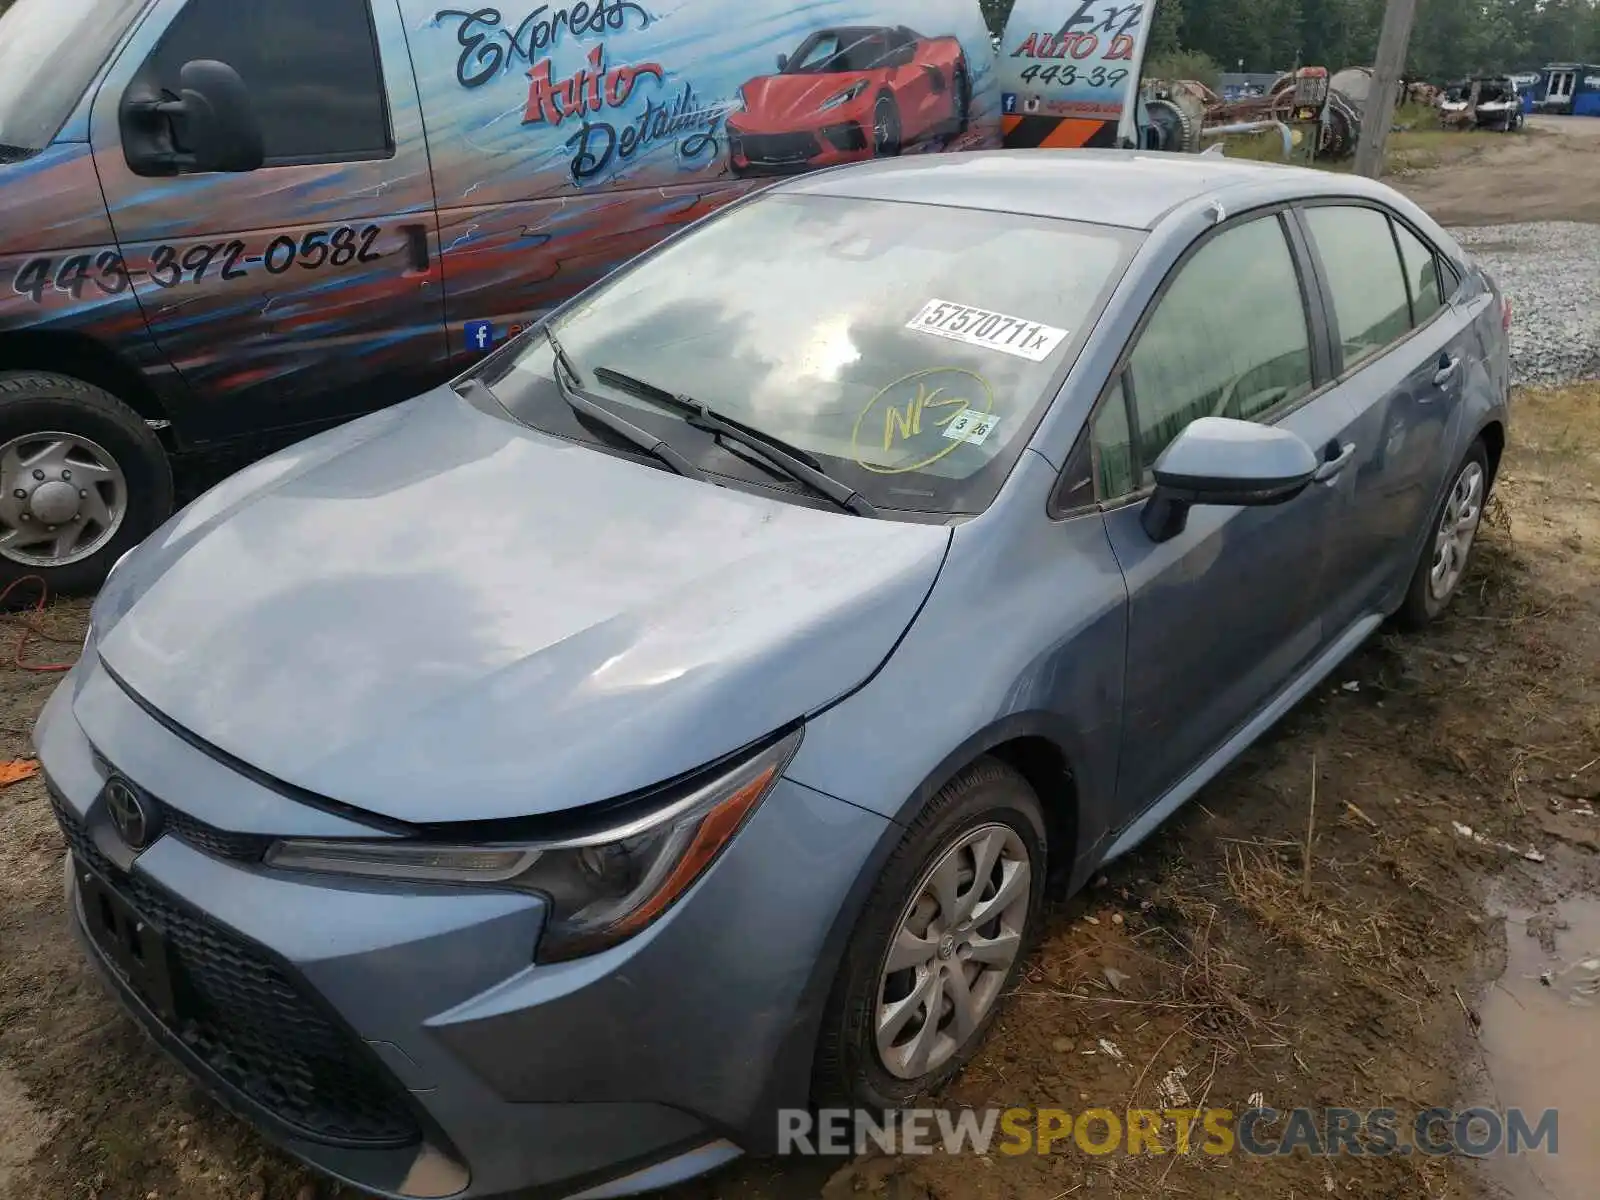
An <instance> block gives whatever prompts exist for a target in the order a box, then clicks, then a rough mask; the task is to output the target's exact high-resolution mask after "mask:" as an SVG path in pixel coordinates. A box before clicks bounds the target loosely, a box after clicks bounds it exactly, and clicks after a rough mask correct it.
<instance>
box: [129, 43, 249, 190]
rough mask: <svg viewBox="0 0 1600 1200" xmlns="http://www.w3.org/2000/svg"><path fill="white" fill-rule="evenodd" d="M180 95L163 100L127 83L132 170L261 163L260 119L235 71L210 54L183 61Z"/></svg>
mask: <svg viewBox="0 0 1600 1200" xmlns="http://www.w3.org/2000/svg"><path fill="white" fill-rule="evenodd" d="M178 95H179V98H178V99H176V100H167V99H163V98H161V97H159V96H155V95H151V94H148V92H146V94H143V95H141V94H139V93H138V91H137V90H136V89H135V88H130V89H129V90H128V94H127V95H126V96H125V97H124V98H123V101H122V111H121V114H120V115H121V124H122V146H123V153H124V155H125V156H126V157H127V160H128V165H129V166H130V167H131V168H133V170H134V172H135V173H136V174H139V175H176V174H178V173H179V172H180V171H229V172H242V171H254V170H255V169H256V168H257V167H259V166H261V164H262V162H263V160H264V158H265V150H264V146H263V142H262V136H261V123H260V121H258V120H257V119H256V114H255V108H254V106H253V105H252V104H251V102H250V92H249V90H248V89H247V88H246V87H245V85H244V80H242V79H240V78H239V72H237V71H235V70H234V69H233V68H232V67H230V66H229V65H228V64H227V63H223V62H216V61H215V60H213V59H204V58H202V59H195V60H194V61H193V62H187V63H184V64H183V69H182V70H181V71H179V72H178Z"/></svg>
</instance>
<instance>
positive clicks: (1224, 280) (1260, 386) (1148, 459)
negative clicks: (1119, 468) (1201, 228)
mask: <svg viewBox="0 0 1600 1200" xmlns="http://www.w3.org/2000/svg"><path fill="white" fill-rule="evenodd" d="M1128 379H1129V380H1130V381H1131V384H1132V387H1133V401H1134V403H1133V407H1134V415H1135V418H1136V420H1137V422H1138V429H1137V431H1136V432H1135V435H1134V438H1133V442H1134V445H1135V446H1136V447H1137V451H1138V460H1139V467H1140V476H1139V477H1140V480H1141V482H1142V483H1144V484H1148V483H1150V482H1152V479H1153V477H1152V475H1151V470H1150V468H1151V466H1152V464H1153V463H1154V462H1155V460H1156V459H1157V458H1158V457H1160V454H1161V452H1162V451H1163V450H1165V449H1166V448H1167V445H1168V443H1170V442H1171V441H1172V439H1173V438H1175V437H1176V436H1177V435H1178V433H1179V432H1180V431H1181V430H1182V429H1183V428H1184V426H1186V425H1188V424H1189V422H1190V421H1193V420H1194V419H1195V418H1197V417H1235V418H1239V419H1242V420H1257V419H1260V418H1262V417H1264V416H1265V415H1267V414H1269V413H1271V412H1273V411H1274V410H1277V409H1279V408H1280V407H1281V406H1282V405H1285V404H1288V403H1292V402H1293V401H1295V400H1298V399H1299V398H1301V397H1302V396H1304V395H1306V393H1308V392H1309V391H1310V390H1311V387H1312V370H1311V338H1310V334H1309V332H1308V328H1307V323H1306V310H1305V301H1304V297H1303V294H1302V292H1301V287H1300V278H1299V275H1298V273H1297V272H1296V270H1295V264H1294V257H1293V255H1292V253H1291V252H1290V249H1289V242H1288V239H1287V238H1286V237H1285V236H1284V232H1283V226H1282V224H1281V222H1280V221H1279V219H1278V218H1277V217H1276V216H1268V217H1258V218H1256V219H1254V220H1251V221H1246V222H1244V223H1243V224H1240V225H1235V226H1232V227H1230V228H1227V229H1224V230H1222V231H1221V232H1219V233H1217V234H1216V235H1214V236H1213V237H1211V238H1210V239H1208V240H1207V241H1206V243H1205V244H1204V245H1203V246H1201V247H1200V249H1199V250H1197V251H1196V252H1195V253H1194V254H1193V256H1191V257H1190V258H1189V260H1188V261H1187V262H1185V263H1184V264H1183V265H1182V266H1180V267H1179V268H1178V274H1177V276H1176V278H1174V279H1173V280H1172V283H1171V285H1170V286H1169V287H1168V288H1167V290H1166V292H1165V294H1163V295H1162V297H1161V299H1160V300H1159V301H1157V303H1156V309H1155V312H1154V313H1152V314H1151V317H1150V321H1149V323H1148V324H1147V325H1146V326H1145V328H1144V330H1143V332H1141V333H1140V334H1139V340H1138V342H1137V343H1136V344H1135V346H1134V350H1133V354H1132V356H1131V358H1130V360H1129V371H1128ZM1116 399H1117V395H1116V394H1113V396H1112V397H1111V400H1112V402H1113V403H1115V401H1116ZM1101 416H1102V418H1104V409H1102V410H1101ZM1114 425H1115V419H1114V418H1112V419H1111V425H1108V427H1107V435H1108V436H1110V434H1111V433H1112V432H1113V428H1114ZM1095 432H1096V435H1097V436H1098V435H1099V434H1100V432H1101V427H1100V424H1099V423H1098V422H1097V424H1096V426H1095ZM1114 453H1115V452H1114V450H1113V449H1112V448H1111V447H1110V446H1109V445H1108V446H1106V447H1103V448H1102V452H1101V461H1102V463H1106V462H1114V461H1115V458H1114ZM1113 478H1114V476H1112V475H1111V474H1110V473H1106V472H1103V474H1102V482H1104V483H1110V482H1112V480H1113ZM1109 498H1111V497H1108V496H1102V499H1109Z"/></svg>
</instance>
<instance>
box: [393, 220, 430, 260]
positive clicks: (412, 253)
mask: <svg viewBox="0 0 1600 1200" xmlns="http://www.w3.org/2000/svg"><path fill="white" fill-rule="evenodd" d="M400 229H401V232H403V233H404V234H405V235H406V252H407V257H408V258H409V259H410V262H411V269H412V270H413V271H426V270H427V269H428V266H429V263H428V258H429V255H428V227H427V226H426V225H402V226H400Z"/></svg>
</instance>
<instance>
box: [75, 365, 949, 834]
mask: <svg viewBox="0 0 1600 1200" xmlns="http://www.w3.org/2000/svg"><path fill="white" fill-rule="evenodd" d="M948 545H949V530H948V529H947V528H945V527H942V526H931V525H919V524H912V523H904V522H897V521H889V520H873V519H864V518H861V517H854V516H850V515H848V514H844V513H836V512H833V511H824V510H818V509H813V508H807V507H802V506H798V505H794V504H789V503H784V502H782V501H780V500H774V499H768V498H764V497H759V496H753V495H749V494H746V493H743V492H739V491H735V490H732V489H729V488H722V487H716V486H712V485H710V484H707V483H700V482H696V481H694V480H690V479H685V478H681V477H679V476H676V475H672V474H669V473H667V472H665V471H659V470H655V469H653V468H651V467H648V466H643V465H640V464H638V463H636V462H630V461H627V460H624V459H619V458H616V457H613V456H611V455H609V454H605V453H603V452H600V451H596V450H594V449H592V448H589V447H586V446H582V445H578V444H574V443H568V442H565V441H562V440H560V439H557V438H552V437H549V436H546V435H544V434H541V433H538V432H535V431H533V430H530V429H527V428H525V427H524V426H521V425H519V424H516V423H514V422H512V421H510V420H508V419H505V418H504V417H503V416H501V415H496V414H490V413H487V412H482V411H479V410H478V409H476V408H474V407H472V406H471V405H470V404H468V403H467V402H466V401H464V400H463V399H461V398H460V397H458V396H457V395H456V394H455V393H454V392H451V391H448V390H445V391H441V392H438V393H432V394H429V395H427V396H424V397H421V398H419V399H418V400H415V401H411V402H408V403H407V404H406V405H402V406H400V408H398V409H392V410H388V411H386V412H382V413H378V414H375V415H373V416H372V417H368V418H364V419H363V420H360V421H356V422H354V423H352V424H351V425H348V426H345V427H343V428H341V429H337V430H334V431H332V432H330V433H328V434H324V435H322V436H320V437H317V438H312V439H311V440H309V441H307V442H304V443H302V444H301V445H299V446H297V447H294V448H292V449H290V450H288V451H285V452H283V453H281V454H278V455H275V456H274V457H272V458H270V459H267V460H264V461H263V462H261V463H259V464H257V465H255V466H254V467H251V468H247V469H246V470H245V471H244V472H242V473H241V474H240V475H238V476H235V477H233V478H232V479H230V480H228V481H226V482H224V483H223V484H221V485H219V486H218V487H217V488H216V489H214V490H213V491H212V492H210V493H207V494H206V495H205V496H203V497H201V498H200V499H199V500H197V501H196V502H195V503H194V504H193V505H191V506H190V508H188V509H186V510H185V511H184V512H183V513H180V514H179V515H178V516H177V517H175V518H174V519H173V520H171V521H169V522H168V523H167V525H166V526H164V527H163V528H162V529H161V530H160V531H158V533H157V534H156V535H155V536H154V537H152V538H151V539H150V540H149V541H147V542H146V543H145V544H144V545H143V546H141V547H140V548H139V549H138V550H137V551H136V552H135V553H134V555H133V556H132V557H131V558H130V559H129V560H128V561H127V562H126V563H125V564H123V566H122V567H121V568H119V569H118V570H117V571H116V572H115V573H114V574H113V576H112V578H111V581H110V582H109V583H108V584H107V586H106V589H105V590H104V591H103V592H102V596H101V601H100V603H99V604H97V606H96V609H95V613H94V624H95V630H96V632H95V634H94V637H95V640H96V648H97V649H98V652H99V654H100V657H101V660H102V661H103V662H104V663H105V665H106V666H107V667H109V669H110V670H111V671H112V672H113V673H114V675H115V676H116V677H117V678H118V679H119V680H120V681H121V682H122V683H123V685H124V686H125V687H126V688H127V689H128V690H130V691H131V692H133V693H134V694H135V695H136V696H137V697H138V698H140V699H141V700H142V701H143V702H144V703H145V704H146V705H147V706H149V707H152V708H154V709H155V710H157V711H158V712H159V713H160V714H161V715H163V716H164V717H165V718H167V719H168V720H170V721H171V722H174V723H176V724H177V725H178V726H181V727H182V728H183V729H185V730H187V731H189V732H190V733H191V734H193V735H195V736H197V737H199V738H200V739H202V740H204V741H205V742H207V743H209V744H211V745H212V746H214V747H216V748H218V749H220V750H223V751H225V752H226V753H228V754H230V755H233V756H234V757H236V758H238V759H240V760H242V761H243V762H244V763H246V764H249V765H250V766H252V767H254V768H256V769H258V770H261V771H264V772H266V773H268V774H270V775H272V776H274V777H276V778H277V779H280V780H282V781H284V782H286V783H289V784H293V785H295V786H297V787H300V788H305V789H308V790H310V791H312V792H315V793H318V794H320V795H323V796H327V797H330V798H333V799H336V800H338V801H341V802H344V803H347V804H352V805H355V806H357V807H359V808H362V809H366V810H368V811H370V812H373V813H377V814H382V815H384V816H388V817H393V818H396V819H399V820H404V821H417V822H432V821H455V820H474V819H487V818H498V817H510V816H525V815H535V814H541V813H548V812H553V811H557V810H561V809H565V808H570V807H574V806H578V805H582V804H586V803H592V802H595V801H599V800H603V799H607V798H610V797H614V796H618V795H623V794H626V793H628V792H632V791H635V790H638V789H640V788H645V787H649V786H652V785H654V784H657V783H660V782H662V781H663V780H666V779H669V778H672V777H674V776H677V775H680V774H682V773H683V772H685V771H689V770H691V769H693V768H695V767H697V766H700V765H703V764H705V763H707V762H709V761H712V760H714V759H716V758H717V757H719V756H721V755H723V754H725V753H728V752H730V751H733V750H736V749H738V748H739V747H741V746H743V745H746V744H748V743H749V742H751V741H753V740H755V739H757V738H759V737H762V736H764V735H766V734H768V733H770V732H772V731H773V730H774V729H777V728H779V727H781V726H782V725H784V724H786V723H788V722H790V721H792V720H794V719H795V718H798V717H802V716H804V715H806V714H808V713H811V712H814V711H816V710H817V709H819V708H822V707H824V706H826V705H828V704H829V703H830V702H832V701H833V700H835V699H837V698H839V697H840V696H842V695H844V694H846V693H848V692H849V691H851V690H852V689H854V688H855V687H856V686H857V685H859V684H860V683H861V682H862V681H863V680H864V679H866V678H867V677H868V676H869V675H870V674H871V673H872V672H873V671H874V670H875V669H876V668H877V667H878V666H879V665H880V663H881V662H882V661H883V659H884V658H885V656H886V655H887V654H888V653H889V652H890V650H891V649H892V648H893V647H894V645H895V644H896V642H897V641H898V639H899V638H900V637H901V635H902V634H903V633H904V632H905V630H906V628H907V626H908V625H909V624H910V622H911V620H912V618H913V617H914V616H915V615H916V613H917V611H918V609H919V608H920V607H921V605H922V602H923V601H924V600H925V599H926V597H927V594H928V591H929V589H930V588H931V587H932V585H933V582H934V579H935V578H936V576H937V575H938V571H939V567H940V564H941V563H942V562H943V558H944V554H945V551H946V549H947V547H948Z"/></svg>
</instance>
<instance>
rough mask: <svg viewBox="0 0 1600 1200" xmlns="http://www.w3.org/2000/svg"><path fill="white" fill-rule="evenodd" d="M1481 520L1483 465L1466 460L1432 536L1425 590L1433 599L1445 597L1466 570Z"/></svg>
mask: <svg viewBox="0 0 1600 1200" xmlns="http://www.w3.org/2000/svg"><path fill="white" fill-rule="evenodd" d="M1482 519H1483V468H1482V467H1481V466H1479V465H1478V464H1477V463H1475V462H1469V463H1468V464H1467V465H1466V466H1465V467H1463V468H1462V469H1461V474H1460V475H1457V476H1456V481H1455V484H1454V485H1453V486H1452V487H1451V489H1450V498H1449V499H1448V500H1446V501H1445V505H1444V516H1443V517H1441V518H1440V520H1439V531H1438V533H1436V534H1435V535H1434V538H1433V569H1432V570H1431V571H1430V572H1429V573H1428V589H1429V591H1430V592H1432V594H1433V598H1434V599H1435V600H1445V599H1448V598H1449V596H1450V594H1451V593H1452V592H1454V591H1455V590H1456V584H1458V583H1460V582H1461V575H1462V572H1464V571H1465V570H1466V569H1467V555H1468V553H1469V552H1470V551H1471V550H1472V539H1473V538H1475V537H1477V536H1478V522H1479V521H1481V520H1482Z"/></svg>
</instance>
